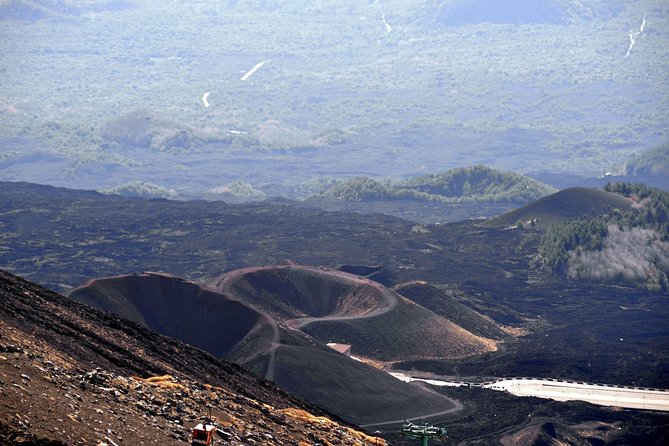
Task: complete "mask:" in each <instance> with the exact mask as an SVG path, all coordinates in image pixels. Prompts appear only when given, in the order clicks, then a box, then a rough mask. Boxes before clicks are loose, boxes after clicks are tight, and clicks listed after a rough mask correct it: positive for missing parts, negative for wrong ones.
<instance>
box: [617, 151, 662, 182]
mask: <svg viewBox="0 0 669 446" xmlns="http://www.w3.org/2000/svg"><path fill="white" fill-rule="evenodd" d="M623 173H624V175H626V176H631V177H636V176H665V177H669V144H663V145H661V146H658V147H656V148H654V149H651V150H646V151H645V152H642V153H641V154H639V155H637V156H636V157H634V158H632V159H631V160H630V161H628V162H627V163H626V164H625V166H624V167H623Z"/></svg>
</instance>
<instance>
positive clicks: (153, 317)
mask: <svg viewBox="0 0 669 446" xmlns="http://www.w3.org/2000/svg"><path fill="white" fill-rule="evenodd" d="M251 271H253V272H256V273H260V276H261V278H262V279H263V280H261V281H260V283H265V284H269V285H272V286H273V288H272V290H273V292H272V293H270V292H269V291H268V290H269V288H265V289H260V288H258V289H256V288H250V289H249V290H248V291H249V294H248V295H243V293H241V292H239V290H238V289H235V290H232V288H230V289H220V290H218V291H217V292H216V291H213V290H211V289H204V288H201V287H199V286H197V285H195V284H194V283H192V282H188V281H184V280H182V279H179V278H176V277H172V276H167V275H164V274H150V273H143V274H135V275H126V276H117V277H111V278H106V279H99V280H94V281H90V282H89V283H87V284H85V285H83V286H81V287H79V288H77V289H75V290H73V291H72V292H71V293H70V296H71V297H72V298H74V299H76V300H78V301H81V302H84V303H87V304H90V305H94V306H96V307H98V308H101V309H104V310H107V311H111V312H114V313H116V314H119V315H121V316H123V317H127V318H130V319H132V320H134V321H136V322H138V323H140V324H142V325H144V326H145V327H147V328H149V329H151V330H155V331H159V332H161V333H163V334H167V335H168V336H173V337H176V338H178V339H180V340H182V341H186V342H189V343H193V344H194V345H196V346H197V347H200V348H203V349H206V350H207V351H209V352H210V353H213V354H215V355H217V356H220V357H223V358H225V359H227V360H231V361H234V362H236V363H238V364H241V365H244V366H245V367H247V368H248V369H250V370H252V371H254V372H255V373H257V374H259V375H262V376H265V377H266V378H268V379H271V380H273V381H275V382H276V383H277V384H279V385H280V386H282V387H283V388H286V389H288V390H289V391H290V392H292V393H294V394H296V395H299V396H300V397H302V398H304V399H305V400H307V401H311V402H313V403H315V404H318V405H319V406H321V407H324V408H326V409H327V410H329V411H331V412H333V413H335V414H337V415H339V416H341V417H342V418H344V419H345V420H347V421H350V422H354V423H356V424H368V423H378V422H383V421H388V420H397V419H402V418H412V417H418V416H425V415H429V414H434V413H443V412H446V411H454V410H457V409H458V407H459V406H458V405H456V404H455V403H454V402H452V401H451V400H449V399H448V398H445V397H443V396H441V395H438V394H436V393H434V392H431V391H428V390H426V389H424V388H422V387H418V386H411V385H405V384H404V383H401V382H399V381H398V380H396V379H394V378H392V377H391V376H389V375H388V374H386V373H384V372H381V371H379V370H376V369H374V368H372V367H370V366H368V365H366V364H362V363H360V362H357V361H354V360H352V359H350V358H348V357H346V356H344V355H341V354H339V353H337V352H336V351H334V350H332V349H331V348H329V347H327V346H326V345H325V343H326V342H327V341H328V339H325V340H323V339H321V338H319V337H317V338H316V339H314V337H311V336H309V335H307V334H305V333H304V332H302V331H300V330H297V329H296V328H297V326H293V327H291V326H290V325H289V324H288V323H287V322H288V321H287V318H289V317H291V318H292V317H295V316H303V315H304V316H309V315H312V314H313V315H318V316H326V315H329V314H332V313H336V314H340V315H343V316H342V317H350V318H355V317H358V315H366V317H367V318H373V316H374V315H375V314H379V313H383V312H384V311H385V308H388V305H389V302H388V300H387V299H388V295H390V296H391V297H392V299H395V298H396V297H395V295H394V293H392V292H391V291H390V290H388V289H386V288H384V287H382V286H381V285H378V284H376V285H374V286H371V285H366V286H364V287H363V286H357V287H356V286H352V283H353V284H354V283H355V281H358V280H363V279H360V278H356V276H352V275H349V274H346V273H341V272H336V271H334V270H332V271H330V272H329V273H326V272H325V271H323V272H321V270H320V269H318V268H315V269H308V268H305V267H298V266H292V267H267V268H255V269H250V270H241V271H234V272H232V273H230V274H229V275H228V278H237V279H238V280H235V281H234V283H236V284H238V285H240V284H241V283H242V282H241V280H242V279H243V278H248V279H250V280H251V282H253V278H254V277H255V276H254V275H253V274H252V273H251ZM277 273H290V274H288V275H287V276H282V275H281V274H279V275H278V276H277V275H276V274H277ZM311 273H313V274H311ZM293 274H294V275H295V276H296V277H293V279H291V280H277V281H272V280H269V278H277V277H284V279H286V278H289V277H292V275H293ZM266 275H267V277H265V276H266ZM256 278H257V277H256ZM297 278H300V279H304V280H297ZM324 279H329V280H324ZM344 279H346V280H344ZM268 280H269V281H268ZM251 282H248V281H244V282H243V283H244V284H245V286H248V285H249V283H251ZM225 283H228V282H225ZM254 283H255V282H254ZM365 283H367V281H366V279H365ZM369 283H370V284H371V283H374V282H371V281H370V282H369ZM256 285H259V283H256ZM232 291H236V292H237V293H234V292H232ZM242 297H247V298H248V299H247V300H246V302H242V300H243V299H242ZM390 303H392V304H394V303H395V301H394V300H391V301H390ZM256 308H259V309H260V310H262V311H259V310H258V309H256ZM388 309H390V308H388ZM424 311H427V310H424ZM388 314H390V313H388ZM270 316H271V317H270ZM373 319H377V318H373ZM292 320H294V319H292ZM298 320H299V319H298ZM284 321H286V323H284ZM377 331H378V330H377ZM462 331H464V330H462ZM385 332H388V330H387V329H386V331H385ZM395 336H396V337H397V336H399V335H395ZM377 344H378V342H377Z"/></svg>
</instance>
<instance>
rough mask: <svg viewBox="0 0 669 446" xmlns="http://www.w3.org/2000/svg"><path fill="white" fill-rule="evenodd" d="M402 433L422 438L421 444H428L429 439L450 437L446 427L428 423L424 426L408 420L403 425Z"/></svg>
mask: <svg viewBox="0 0 669 446" xmlns="http://www.w3.org/2000/svg"><path fill="white" fill-rule="evenodd" d="M402 435H404V436H405V437H407V438H418V439H420V446H428V440H430V439H432V440H438V441H439V440H446V439H448V431H447V430H446V428H445V427H437V426H428V425H427V423H426V424H425V425H423V426H419V425H417V424H413V423H411V422H410V421H407V422H406V424H404V425H402Z"/></svg>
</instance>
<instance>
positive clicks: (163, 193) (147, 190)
mask: <svg viewBox="0 0 669 446" xmlns="http://www.w3.org/2000/svg"><path fill="white" fill-rule="evenodd" d="M100 192H101V193H103V194H108V195H123V196H125V197H142V198H174V197H176V195H177V194H176V192H175V191H174V189H168V188H166V187H162V186H158V185H157V184H153V183H145V182H144V181H132V182H130V183H125V184H121V185H119V186H115V187H113V188H111V189H107V190H103V191H100Z"/></svg>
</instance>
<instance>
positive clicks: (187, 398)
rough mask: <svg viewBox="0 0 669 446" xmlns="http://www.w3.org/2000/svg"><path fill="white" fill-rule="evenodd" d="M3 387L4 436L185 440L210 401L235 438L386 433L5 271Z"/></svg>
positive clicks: (0, 325) (0, 284) (337, 440)
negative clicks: (351, 423) (367, 430)
mask: <svg viewBox="0 0 669 446" xmlns="http://www.w3.org/2000/svg"><path fill="white" fill-rule="evenodd" d="M0 394H1V395H2V397H1V398H0V444H3V445H4V444H6V445H12V446H13V445H29V444H35V445H40V444H51V445H63V444H66V445H74V444H101V443H106V444H112V443H115V444H133V445H140V444H144V445H156V446H157V445H178V444H183V442H185V441H190V429H192V427H193V426H194V425H195V424H196V422H197V421H198V420H199V419H200V418H201V417H202V416H203V415H204V414H205V413H206V412H207V411H208V409H209V408H210V409H211V413H212V415H213V416H214V417H215V418H216V419H217V421H218V423H219V426H220V427H221V429H222V430H223V431H224V435H225V436H227V438H228V440H229V441H231V442H233V443H238V444H239V443H256V444H259V443H262V444H267V443H279V444H281V443H283V444H286V443H294V442H299V441H304V442H308V443H312V442H318V443H322V444H327V443H328V442H329V443H332V444H351V445H353V444H357V445H365V444H376V443H375V439H373V438H370V437H367V436H365V435H364V434H362V433H360V432H357V431H354V430H352V429H350V428H348V427H346V426H344V425H342V424H340V423H337V422H336V421H332V420H333V419H334V420H336V417H334V416H332V415H328V413H327V412H325V411H323V410H322V409H319V408H318V407H316V406H313V405H310V404H309V403H305V402H303V401H301V400H299V399H297V398H295V397H293V396H291V395H290V394H288V393H286V392H285V391H283V390H281V389H279V388H277V387H276V386H275V385H274V384H273V383H271V382H268V381H264V380H262V379H258V378H257V377H256V376H254V375H252V374H251V373H249V372H247V371H246V370H244V369H242V368H240V367H239V366H237V365H234V364H230V363H226V362H223V361H221V360H220V359H217V358H215V357H213V356H211V355H210V354H208V353H206V352H204V351H202V350H199V349H196V348H193V347H191V346H189V345H187V344H184V343H182V342H180V341H178V340H175V339H172V338H168V337H165V336H162V335H159V334H156V333H153V332H151V331H149V330H147V329H145V328H143V327H141V326H139V325H137V324H136V323H134V322H131V321H127V320H124V319H120V318H118V317H117V316H113V315H110V314H108V313H103V312H101V311H99V310H96V309H93V308H90V307H88V306H85V305H82V304H80V303H78V302H75V301H73V300H71V299H68V298H66V297H63V296H60V295H58V294H56V293H54V292H52V291H48V290H46V289H44V288H41V287H39V286H37V285H34V284H32V283H30V282H27V281H25V280H23V279H20V278H18V277H16V276H12V275H11V274H8V273H6V272H4V271H0ZM317 417H320V418H317ZM49 441H50V442H49Z"/></svg>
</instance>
